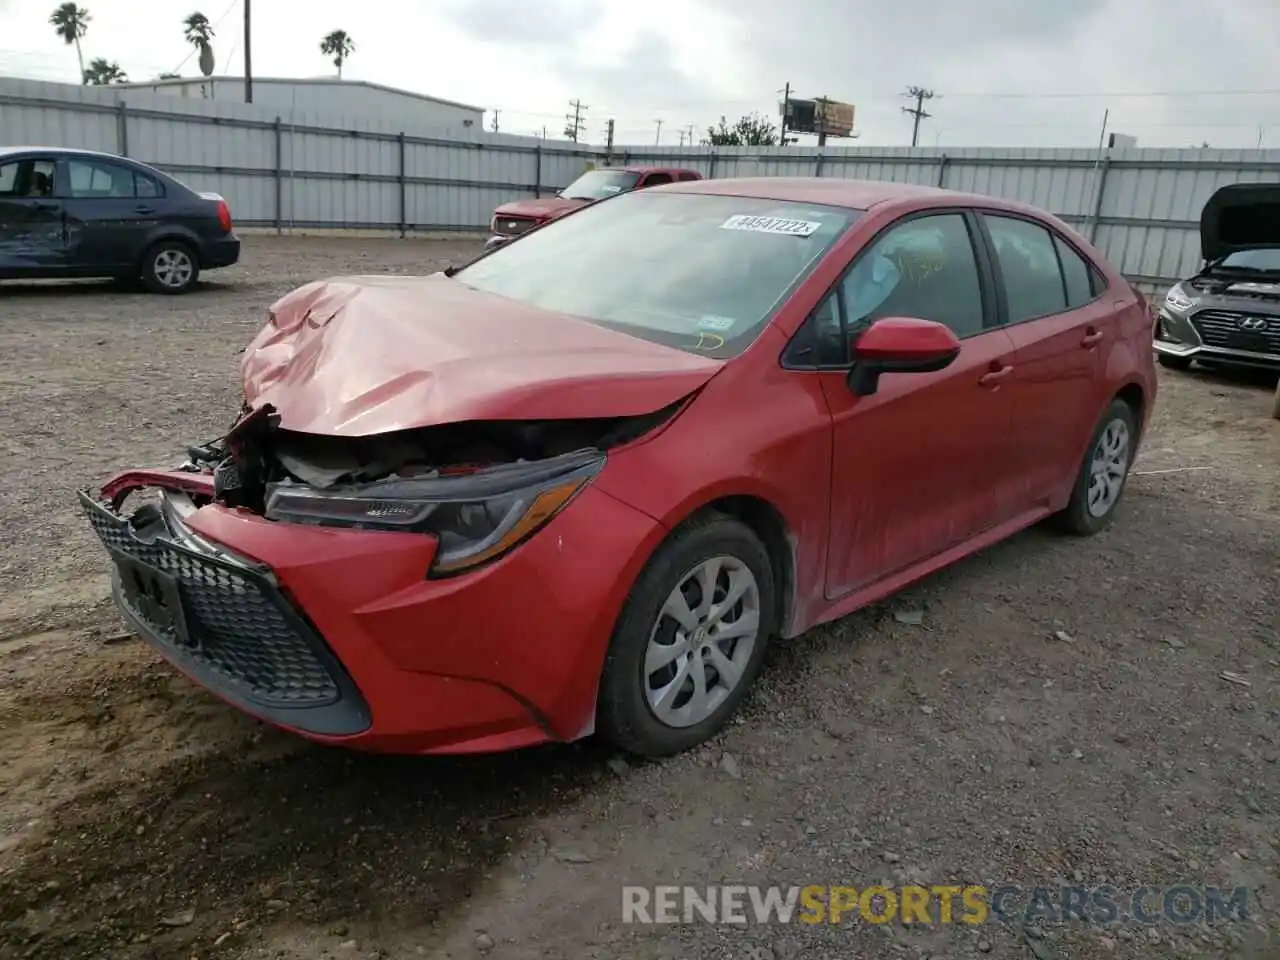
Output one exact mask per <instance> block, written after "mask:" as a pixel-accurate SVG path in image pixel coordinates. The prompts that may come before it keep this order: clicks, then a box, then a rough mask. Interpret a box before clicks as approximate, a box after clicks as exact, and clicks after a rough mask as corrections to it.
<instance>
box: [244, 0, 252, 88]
mask: <svg viewBox="0 0 1280 960" xmlns="http://www.w3.org/2000/svg"><path fill="white" fill-rule="evenodd" d="M249 23H250V21H249V0H244V102H245V103H253V53H252V49H251V47H250V34H251V31H250V29H249Z"/></svg>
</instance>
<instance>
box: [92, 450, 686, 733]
mask: <svg viewBox="0 0 1280 960" xmlns="http://www.w3.org/2000/svg"><path fill="white" fill-rule="evenodd" d="M146 489H151V490H155V489H159V491H160V493H161V497H160V501H159V506H158V507H156V506H154V505H147V506H144V507H141V508H139V509H138V510H137V511H135V512H133V513H126V512H125V510H124V509H123V505H124V502H125V500H126V498H128V497H129V496H130V495H131V494H133V493H135V492H139V491H143V490H146ZM80 503H81V506H82V508H83V510H84V511H85V513H86V515H87V516H88V518H89V521H90V523H91V524H92V527H93V529H94V531H95V533H96V534H97V535H98V537H99V539H100V540H101V541H102V543H103V545H104V547H106V549H107V551H108V553H109V554H110V556H111V559H112V561H113V563H114V566H115V571H114V574H115V575H114V578H113V579H114V588H113V592H114V596H115V600H116V603H117V604H118V605H119V607H120V609H121V610H122V612H123V613H124V615H125V616H126V618H127V619H128V620H129V622H130V624H131V625H132V626H133V627H134V629H135V630H136V631H137V632H138V633H139V634H140V635H141V636H142V637H143V638H144V639H145V640H146V641H147V642H148V643H150V644H151V645H152V646H153V647H154V648H155V649H156V650H158V651H159V652H160V653H161V654H162V655H163V656H165V657H166V658H167V659H168V660H170V661H171V662H172V663H173V664H174V665H175V666H177V667H178V668H179V669H180V670H182V671H183V672H184V673H186V674H187V675H188V676H189V677H190V678H191V679H192V680H194V681H195V682H196V683H198V684H200V685H201V686H203V687H205V688H207V689H208V690H209V691H211V692H212V693H214V694H215V695H217V696H219V697H221V698H222V699H224V700H225V701H227V702H229V703H230V704H232V705H233V706H235V707H238V708H239V709H241V710H243V711H245V712H247V713H250V714H252V715H254V716H256V717H259V718H261V719H263V720H266V721H268V722H270V723H273V724H276V725H278V726H281V727H284V728H287V729H289V730H291V731H294V732H296V733H299V734H302V735H304V736H306V737H309V738H310V739H313V740H318V741H321V742H326V743H335V744H340V745H346V746H352V747H358V748H362V749H368V750H378V751H386V752H395V753H470V752H488V751H495V750H506V749H512V748H516V747H522V746H528V745H531V744H535V743H541V742H546V741H556V740H559V741H565V740H574V739H577V738H578V737H581V736H584V735H586V734H588V733H590V732H591V730H592V729H593V724H594V710H595V695H596V687H597V683H598V678H599V674H600V670H601V668H602V665H603V660H604V654H605V650H606V647H607V644H608V640H609V636H610V635H611V632H612V629H613V624H614V622H615V620H616V618H617V615H618V612H619V611H620V609H621V606H622V603H623V601H624V599H625V597H626V594H627V591H628V590H629V588H630V584H631V583H632V582H633V581H634V579H635V576H636V575H637V574H638V572H639V566H640V564H641V563H642V562H643V558H644V557H646V556H648V554H649V552H650V550H651V549H652V548H653V547H654V546H655V545H656V544H657V542H658V541H659V540H660V539H661V536H662V534H663V533H664V531H663V529H662V528H661V527H660V525H659V524H657V523H656V521H654V520H653V519H652V518H650V517H648V516H646V515H644V514H642V513H640V512H639V511H637V510H635V509H634V508H632V507H629V506H626V505H624V504H622V503H621V502H619V501H618V500H616V499H614V498H613V497H611V496H609V495H608V494H606V493H604V492H602V491H601V490H599V489H598V488H597V487H595V486H594V485H589V486H587V487H586V488H585V489H584V490H583V491H582V493H581V494H580V495H579V496H578V497H577V498H576V499H575V500H574V502H573V503H572V504H570V505H569V506H568V507H567V508H566V509H564V510H563V511H561V512H560V513H558V514H557V515H555V516H554V517H553V518H552V519H551V520H550V521H549V522H548V523H547V524H546V526H545V527H544V528H543V529H541V530H540V531H539V532H538V534H537V535H536V536H533V537H532V538H530V539H529V540H528V541H527V542H525V543H524V544H523V545H522V546H520V547H519V548H518V549H516V550H513V551H511V552H510V553H508V554H507V555H505V556H502V557H501V558H499V559H497V560H496V561H494V562H492V563H490V564H488V565H486V566H483V567H481V568H478V569H474V570H471V571H469V572H466V573H463V574H461V575H458V576H453V577H450V578H447V579H432V578H430V577H428V571H429V570H430V569H431V568H432V565H433V563H434V562H435V559H436V552H437V546H438V545H437V543H436V541H435V540H434V538H432V537H430V536H426V535H423V534H419V533H408V532H390V531H371V530H356V529H338V528H333V527H327V526H314V525H308V524H298V523H291V522H285V521H276V520H268V519H266V518H264V517H263V516H261V515H259V514H257V513H255V512H253V511H252V510H249V509H246V508H243V507H241V508H236V507H230V506H226V505H224V504H221V503H218V502H215V501H214V481H213V476H212V475H211V474H210V473H207V472H203V473H202V472H192V471H174V472H163V471H161V472H148V471H141V472H131V473H127V474H122V475H121V476H119V477H116V478H114V479H112V480H111V481H109V482H108V483H107V484H106V485H105V486H104V487H103V490H102V491H101V492H100V493H96V494H95V493H89V492H84V493H82V494H81V496H80Z"/></svg>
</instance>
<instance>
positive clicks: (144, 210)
mask: <svg viewBox="0 0 1280 960" xmlns="http://www.w3.org/2000/svg"><path fill="white" fill-rule="evenodd" d="M133 212H134V213H155V212H156V208H155V207H148V206H147V205H146V204H145V203H140V204H138V205H137V206H136V207H134V208H133Z"/></svg>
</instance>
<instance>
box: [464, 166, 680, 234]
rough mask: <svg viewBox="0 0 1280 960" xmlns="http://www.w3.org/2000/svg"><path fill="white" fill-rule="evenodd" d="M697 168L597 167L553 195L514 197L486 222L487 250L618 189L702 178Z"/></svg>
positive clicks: (615, 192) (626, 189) (601, 198)
mask: <svg viewBox="0 0 1280 960" xmlns="http://www.w3.org/2000/svg"><path fill="white" fill-rule="evenodd" d="M701 179H702V174H700V173H699V172H698V171H697V170H682V169H680V168H677V167H600V168H599V169H596V170H588V171H587V172H586V173H584V174H583V175H582V176H580V177H579V178H578V179H577V180H575V181H573V183H571V184H569V186H567V187H565V188H564V189H563V190H561V191H560V192H559V193H557V194H556V195H555V196H554V197H542V198H539V199H537V200H513V201H512V202H511V203H504V204H503V205H502V206H500V207H498V208H497V209H496V210H494V211H493V220H492V221H491V222H490V224H489V229H490V231H491V232H492V234H493V236H491V237H490V238H489V240H488V242H487V243H486V244H485V249H486V250H492V249H493V248H494V247H496V246H499V245H500V244H503V243H505V242H506V241H508V240H510V239H511V238H512V237H518V236H520V235H521V234H522V233H528V232H529V231H530V230H532V229H533V228H534V227H537V226H540V225H542V224H544V223H546V222H548V221H550V220H554V219H555V218H556V217H562V216H564V215H565V214H566V213H569V212H571V211H573V210H577V209H580V208H581V207H584V206H586V205H587V204H588V203H595V202H596V201H597V200H605V199H608V198H609V197H612V196H616V195H617V194H619V193H626V192H628V191H631V190H643V189H646V188H647V187H658V186H661V185H662V184H664V183H687V182H688V181H690V180H701Z"/></svg>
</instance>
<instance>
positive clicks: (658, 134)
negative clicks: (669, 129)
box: [653, 120, 662, 147]
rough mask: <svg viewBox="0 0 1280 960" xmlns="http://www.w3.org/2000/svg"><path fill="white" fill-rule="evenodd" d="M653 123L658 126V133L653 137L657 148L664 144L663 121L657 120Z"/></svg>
mask: <svg viewBox="0 0 1280 960" xmlns="http://www.w3.org/2000/svg"><path fill="white" fill-rule="evenodd" d="M653 122H654V123H656V124H657V125H658V132H657V133H655V134H654V135H653V145H654V146H655V147H656V146H657V145H658V144H659V143H661V142H662V121H661V120H655V121H653Z"/></svg>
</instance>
